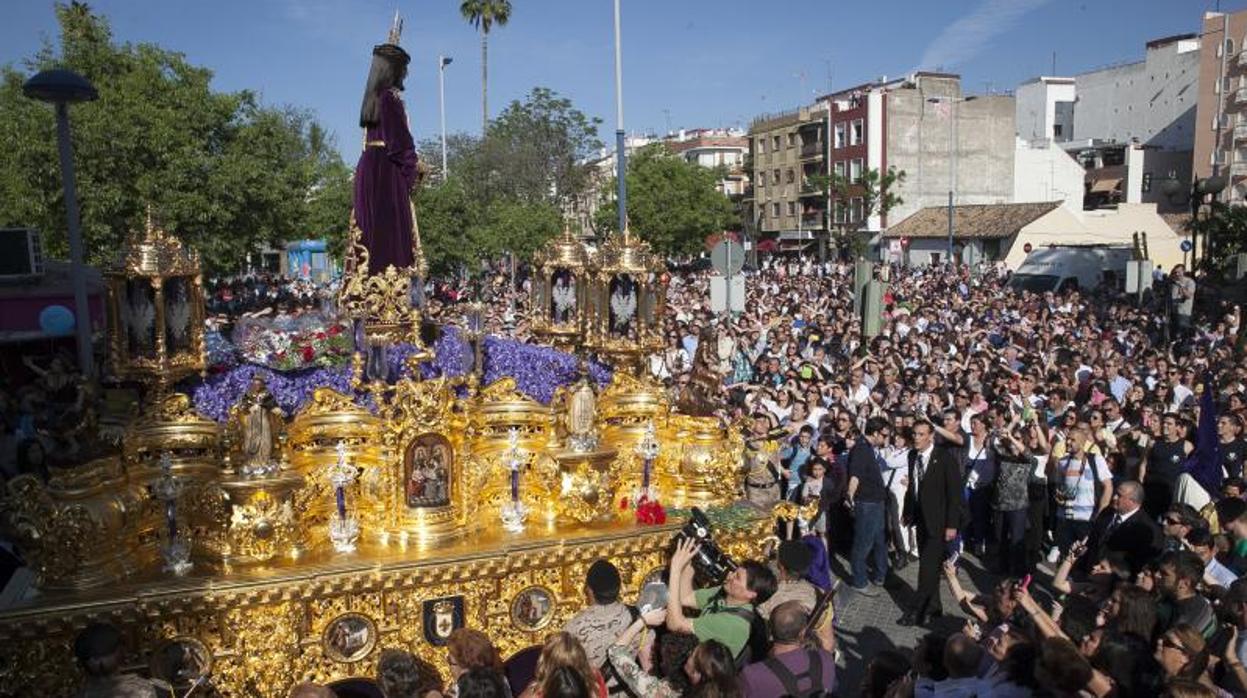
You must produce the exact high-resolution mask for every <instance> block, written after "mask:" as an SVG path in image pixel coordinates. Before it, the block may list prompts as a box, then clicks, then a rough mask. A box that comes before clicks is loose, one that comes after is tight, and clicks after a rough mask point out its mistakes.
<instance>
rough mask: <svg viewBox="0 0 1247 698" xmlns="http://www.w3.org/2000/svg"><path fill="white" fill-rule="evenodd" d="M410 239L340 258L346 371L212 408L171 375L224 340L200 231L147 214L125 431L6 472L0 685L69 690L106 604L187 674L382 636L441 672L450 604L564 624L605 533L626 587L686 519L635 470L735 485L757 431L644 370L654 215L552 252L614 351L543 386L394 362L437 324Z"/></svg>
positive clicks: (352, 654) (222, 688)
mask: <svg viewBox="0 0 1247 698" xmlns="http://www.w3.org/2000/svg"><path fill="white" fill-rule="evenodd" d="M352 237H353V239H354V240H357V229H356V228H355V226H353V225H352ZM415 240H416V242H415V245H416V247H417V250H416V255H415V259H416V260H417V265H416V267H415V268H414V269H406V270H396V269H394V268H393V267H390V268H388V269H386V270H385V272H384V273H383V274H380V275H370V274H369V273H368V265H367V264H366V263H363V264H360V263H359V262H360V260H359V259H358V258H356V259H355V260H354V263H353V264H351V265H350V266H349V269H350V271H349V273H348V274H347V275H346V277H345V278H344V280H343V285H342V291H341V296H340V298H339V306H340V308H341V309H342V310H343V311H344V312H345V313H346V314H347V315H349V316H350V317H351V318H353V319H355V320H356V321H357V323H358V324H359V326H360V328H359V329H360V331H359V332H357V338H356V339H357V343H358V344H357V352H356V354H355V358H354V364H353V372H354V378H353V382H352V384H353V388H354V390H353V391H352V392H351V393H350V394H347V393H342V392H338V391H335V390H333V389H331V388H328V387H322V388H319V389H317V390H315V392H314V394H313V395H312V397H311V399H310V400H309V401H308V402H307V403H306V404H305V405H303V406H302V407H301V408H300V409H299V411H298V412H297V413H296V414H292V415H287V414H284V413H283V412H282V410H281V409H279V408H278V407H277V406H276V404H275V401H274V399H273V396H272V395H271V394H270V393H269V391H268V388H267V386H266V385H265V383H264V381H263V379H261V378H258V377H257V378H255V379H253V380H252V382H251V384H250V385H249V387H248V388H247V390H246V393H245V394H244V395H243V396H242V398H241V399H240V400H239V401H238V403H237V404H236V405H235V406H234V407H233V408H232V409H231V410H230V411H229V415H228V418H227V419H226V420H225V422H224V424H219V423H217V422H216V421H213V420H211V419H209V418H207V417H205V416H203V415H201V414H199V413H198V412H196V410H195V409H194V406H193V404H192V401H191V400H190V398H189V396H188V395H186V394H183V393H179V392H171V391H170V389H171V387H172V385H173V384H174V383H175V382H176V381H177V380H178V379H180V378H183V377H186V376H189V375H193V374H194V373H197V372H199V371H202V370H203V369H204V366H205V357H204V337H203V322H202V321H203V295H202V285H201V280H200V272H199V261H198V257H197V256H196V254H195V253H194V252H193V251H192V250H190V249H188V248H186V247H185V246H183V245H182V243H181V242H180V241H178V239H177V238H176V237H175V236H173V235H171V234H169V233H167V232H166V231H164V230H161V229H160V228H158V227H156V226H154V225H151V224H149V225H148V226H147V227H146V229H145V230H143V231H139V232H137V233H136V234H135V235H133V236H132V237H131V238H130V239H129V241H128V242H127V245H126V246H125V248H124V250H123V251H122V254H121V258H120V261H119V263H118V264H117V266H116V267H115V268H114V269H113V270H111V271H110V273H109V296H108V309H109V318H110V323H109V348H110V352H109V353H110V359H111V363H112V369H113V373H114V375H117V376H119V377H124V378H127V379H130V380H137V381H140V382H143V383H146V384H147V386H148V388H149V390H148V400H147V401H146V403H145V406H144V408H143V410H142V413H141V415H140V416H139V417H138V418H137V419H135V420H134V421H133V423H131V424H130V425H129V427H128V428H127V430H126V432H125V436H124V439H123V443H122V446H121V449H120V452H118V453H115V454H113V455H110V456H107V457H104V458H100V459H97V460H93V461H91V462H89V463H85V464H83V465H81V466H78V467H76V468H72V469H66V470H61V471H56V472H54V473H53V474H52V476H51V477H50V479H49V480H48V481H47V482H46V483H44V482H43V481H41V480H38V479H36V478H34V477H32V476H29V475H23V476H20V477H17V478H14V479H13V480H12V481H10V482H9V483H8V485H7V490H6V492H5V496H4V497H3V499H0V526H2V527H3V530H4V534H5V535H6V537H8V538H9V539H10V540H13V541H15V542H16V543H17V544H18V545H19V546H20V548H21V550H22V553H23V555H24V557H25V559H26V560H27V561H28V563H29V565H30V568H31V570H32V571H33V573H34V575H35V577H36V579H35V583H34V587H33V588H32V589H31V590H29V592H28V593H27V594H26V595H25V596H24V597H23V598H21V599H19V600H18V601H16V602H15V603H13V604H11V605H9V606H8V607H6V608H3V609H0V667H4V668H3V669H0V694H6V695H35V694H40V695H65V694H68V693H70V692H71V690H72V688H73V687H75V686H76V685H78V684H79V683H80V681H81V676H80V674H79V672H78V669H77V667H76V665H75V663H74V660H73V657H72V649H71V648H72V643H73V638H74V637H75V635H76V633H78V632H79V631H80V630H81V629H82V628H83V627H85V626H86V625H88V624H90V623H92V622H97V621H106V622H109V623H112V624H114V625H116V626H118V627H119V628H120V629H121V630H122V632H123V635H124V637H125V639H126V644H127V646H128V647H129V648H130V649H131V651H132V652H133V655H132V656H131V657H130V663H129V668H131V669H136V670H142V671H144V672H150V673H151V674H152V675H154V676H156V677H159V678H162V679H165V680H166V681H169V682H170V683H172V684H174V686H175V687H178V688H180V690H181V692H183V693H185V692H186V691H187V690H188V689H190V688H191V687H192V686H194V685H195V683H196V682H199V683H200V687H199V688H196V691H197V692H199V693H200V694H203V693H208V694H218V695H226V696H254V695H262V696H270V695H283V694H284V691H286V690H287V689H288V688H289V686H290V685H292V684H293V683H295V682H297V681H301V680H313V681H317V682H321V683H332V682H334V681H338V680H343V679H347V678H351V677H371V676H374V675H375V670H376V659H377V656H378V654H379V651H380V649H381V648H384V647H399V648H404V649H407V650H410V651H412V652H413V653H415V654H416V655H417V656H418V657H421V658H422V659H424V660H427V661H429V662H430V663H431V664H432V665H433V666H435V667H438V671H441V672H445V669H444V667H445V662H444V653H445V649H444V646H445V643H446V639H447V637H448V635H449V634H450V632H451V631H453V630H454V629H455V628H458V627H463V626H470V627H474V628H479V629H482V630H484V631H485V632H487V633H489V634H490V636H491V637H492V638H493V640H494V641H495V642H496V643H497V644H498V646H499V648H500V649H501V650H502V652H503V653H504V655H505V654H510V653H512V652H514V651H516V650H518V649H520V648H522V647H525V646H529V645H532V644H536V643H539V642H540V641H541V640H542V638H543V636H544V634H545V633H546V632H549V631H551V630H553V629H557V628H559V627H561V626H562V624H563V623H565V622H566V621H567V620H568V619H569V618H570V617H571V616H572V615H573V614H574V613H575V612H576V611H577V610H579V609H580V607H581V606H582V603H583V594H582V588H583V582H584V574H585V572H586V570H587V568H588V566H589V565H590V564H592V562H593V561H594V560H596V559H599V558H609V559H611V560H612V561H613V562H614V563H615V564H616V565H617V566H618V567H619V569H620V572H621V574H622V577H623V580H624V584H625V588H626V589H627V590H629V591H628V593H627V594H626V596H634V595H635V594H636V593H638V592H639V590H640V588H641V587H642V586H643V585H644V583H645V582H646V581H650V580H653V579H654V578H656V577H657V576H659V575H661V573H662V571H663V569H664V568H665V565H666V562H667V554H666V548H667V546H668V544H669V542H670V540H671V537H672V534H673V532H674V530H675V529H676V527H677V526H678V525H679V522H674V521H673V522H672V523H670V524H665V525H642V524H640V523H638V519H637V516H636V515H635V513H634V510H633V509H634V507H635V505H636V504H637V503H638V502H639V501H641V499H642V497H645V498H648V499H650V500H654V501H661V502H662V503H663V504H665V505H666V506H669V507H670V506H675V507H687V506H693V505H697V506H702V507H706V506H711V505H716V504H719V505H723V504H728V503H731V502H734V501H736V500H737V499H738V493H739V491H740V487H741V480H742V476H743V474H742V471H741V451H742V446H743V445H742V442H741V440H740V437H739V435H737V434H735V433H728V431H727V430H725V429H724V428H722V427H721V426H720V425H719V423H718V422H717V421H716V420H715V419H713V418H697V417H690V416H687V415H681V414H678V413H676V412H675V411H673V409H672V407H671V405H670V403H669V401H668V399H667V397H666V394H665V393H664V391H663V390H662V388H661V387H660V386H658V385H656V384H654V383H653V382H651V381H650V380H649V379H647V378H645V377H642V374H640V373H639V372H638V373H633V371H637V370H638V369H639V367H640V365H641V362H642V360H643V358H644V356H645V355H646V353H647V352H649V351H652V350H653V349H654V348H656V347H657V346H658V345H659V343H660V340H661V327H660V319H661V316H662V312H663V306H664V295H665V286H664V284H663V283H662V282H661V277H660V276H659V274H660V270H661V267H660V265H659V262H658V260H657V259H656V258H655V257H654V256H653V255H652V254H651V253H650V252H649V250H648V247H647V246H645V244H644V243H643V242H641V241H639V240H636V239H634V238H632V237H631V235H630V234H629V233H627V232H625V233H624V234H622V235H620V236H619V237H618V238H617V239H613V240H609V241H607V242H606V244H605V245H603V246H602V248H601V249H600V250H599V251H598V252H597V253H596V254H593V255H590V254H588V253H587V252H586V251H585V250H584V248H583V247H580V246H579V243H578V242H575V241H574V240H571V241H569V240H568V238H567V237H566V236H565V237H564V238H561V239H557V240H555V241H554V242H552V243H551V247H550V248H549V249H547V250H545V251H543V252H542V254H541V255H539V256H538V263H537V268H538V270H539V273H540V275H541V276H542V279H541V280H540V281H539V282H538V283H535V284H534V291H533V292H534V294H535V298H537V299H540V302H539V303H535V304H534V313H535V314H537V315H542V316H543V317H540V318H539V319H538V321H537V323H536V324H537V327H539V328H546V329H543V330H542V331H544V332H547V334H546V335H545V336H547V337H550V341H551V342H552V343H558V344H560V345H562V346H565V347H568V348H579V349H580V350H581V351H592V352H596V353H597V354H598V355H599V356H602V357H609V358H610V359H611V360H613V361H615V362H616V370H615V372H614V375H613V378H612V380H611V382H610V383H609V385H607V386H606V387H605V388H603V389H601V390H600V391H599V389H598V386H597V385H596V384H595V383H593V382H592V381H590V380H589V379H588V378H587V376H582V378H581V380H579V381H577V382H576V383H574V384H572V385H569V386H565V387H563V388H560V389H559V390H558V391H557V392H556V395H555V398H554V400H553V401H552V402H551V404H549V405H543V404H541V403H539V402H537V401H535V400H533V399H531V398H529V397H528V396H526V395H524V394H523V393H521V392H520V391H519V390H518V389H517V386H516V382H515V380H513V379H511V378H503V379H501V380H499V381H496V382H494V383H492V384H490V385H485V386H481V385H479V383H478V375H483V371H481V367H480V365H479V362H478V363H477V365H476V371H475V372H474V373H472V374H470V375H469V376H468V377H467V378H458V377H454V378H452V377H437V378H433V379H429V380H421V379H420V372H419V371H418V370H411V371H407V372H406V373H405V374H404V376H403V377H398V378H397V379H395V377H393V376H390V375H388V373H387V371H386V369H385V366H386V363H387V362H386V356H385V353H386V351H387V350H388V349H389V348H392V347H393V346H394V345H396V344H398V343H406V344H414V345H416V346H417V349H419V342H420V339H419V332H418V328H419V325H420V309H419V305H418V303H414V302H411V301H410V300H409V299H412V298H417V299H418V297H419V289H418V286H419V284H420V282H421V280H422V279H423V277H424V267H423V264H422V260H423V255H422V253H421V252H420V250H419V238H418V236H417V237H416V239H415ZM351 249H352V253H353V254H358V253H359V252H360V251H363V250H362V247H360V246H357V245H354V244H353V245H352V246H351ZM364 252H365V253H366V251H364ZM565 288H571V289H573V290H572V291H570V292H569V291H567V290H564V289H565ZM542 323H545V324H544V325H543V324H542ZM551 330H552V331H553V332H550V331H551ZM555 333H557V338H556V336H555ZM425 355H426V354H425V352H423V351H417V352H415V353H414V354H413V355H412V356H411V358H409V359H408V361H409V363H411V364H414V363H416V362H418V361H420V360H421V359H422V358H424V357H425ZM411 367H412V368H415V366H414V365H413V366H411ZM363 405H368V406H367V407H365V406H363ZM621 505H624V506H626V507H627V508H623V507H621ZM743 520H744V521H745V523H741V524H739V525H737V526H734V527H730V528H727V529H725V530H722V531H719V532H717V533H716V539H717V541H718V542H719V544H720V545H721V546H722V547H724V548H725V550H727V551H728V552H729V553H731V554H733V555H736V556H739V557H749V556H750V555H751V554H752V553H755V552H756V547H757V545H758V543H757V541H758V540H760V539H761V538H762V536H763V533H764V531H765V530H766V528H767V521H766V520H765V519H763V518H761V517H758V518H754V517H745V518H744V519H743Z"/></svg>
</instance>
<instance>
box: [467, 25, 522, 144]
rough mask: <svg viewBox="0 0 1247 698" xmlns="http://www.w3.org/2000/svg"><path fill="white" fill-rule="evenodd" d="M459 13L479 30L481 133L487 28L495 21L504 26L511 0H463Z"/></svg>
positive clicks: (484, 123)
mask: <svg viewBox="0 0 1247 698" xmlns="http://www.w3.org/2000/svg"><path fill="white" fill-rule="evenodd" d="M459 13H460V14H462V15H463V18H464V19H466V20H468V23H469V24H471V25H472V26H473V27H476V28H477V29H479V30H480V31H481V134H482V135H484V133H485V128H486V127H487V126H488V125H489V102H488V99H487V94H488V86H489V30H490V28H492V27H493V26H494V24H495V23H496V24H497V25H498V26H500V27H501V26H505V25H506V23H507V20H508V19H511V0H463V2H462V3H460V5H459Z"/></svg>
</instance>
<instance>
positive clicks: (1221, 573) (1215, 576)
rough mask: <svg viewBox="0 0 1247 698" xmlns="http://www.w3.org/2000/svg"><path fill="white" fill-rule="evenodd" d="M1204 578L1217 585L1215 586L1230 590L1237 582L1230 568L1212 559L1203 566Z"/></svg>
mask: <svg viewBox="0 0 1247 698" xmlns="http://www.w3.org/2000/svg"><path fill="white" fill-rule="evenodd" d="M1204 577H1206V578H1208V579H1211V580H1212V581H1214V582H1216V583H1217V586H1222V587H1225V588H1226V589H1229V588H1230V585H1231V584H1233V583H1234V582H1236V581H1238V575H1236V574H1234V573H1233V572H1232V571H1230V568H1228V567H1226V566H1225V565H1223V564H1221V563H1220V562H1217V558H1215V557H1214V558H1212V559H1211V560H1209V561H1208V564H1206V565H1204Z"/></svg>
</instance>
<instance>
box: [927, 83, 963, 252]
mask: <svg viewBox="0 0 1247 698" xmlns="http://www.w3.org/2000/svg"><path fill="white" fill-rule="evenodd" d="M927 101H928V102H930V103H932V104H943V105H947V106H948V261H949V263H950V264H953V265H954V266H956V260H954V259H953V197H954V196H955V195H956V191H957V103H958V102H964V101H966V100H965V98H964V97H928V98H927ZM918 147H919V148H921V147H922V146H921V144H919V146H918Z"/></svg>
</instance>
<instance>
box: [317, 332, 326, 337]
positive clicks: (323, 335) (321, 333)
mask: <svg viewBox="0 0 1247 698" xmlns="http://www.w3.org/2000/svg"><path fill="white" fill-rule="evenodd" d="M316 338H317V339H324V338H325V333H324V332H317V333H316Z"/></svg>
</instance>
